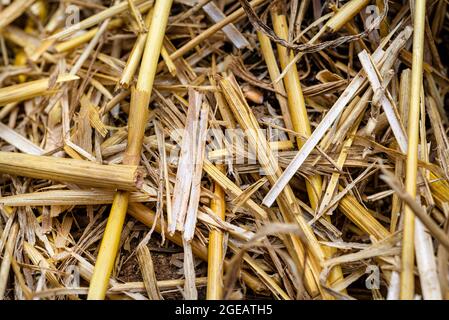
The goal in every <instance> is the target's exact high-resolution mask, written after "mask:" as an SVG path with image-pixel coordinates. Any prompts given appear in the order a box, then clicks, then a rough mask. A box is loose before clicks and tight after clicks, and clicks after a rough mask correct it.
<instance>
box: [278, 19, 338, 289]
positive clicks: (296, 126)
mask: <svg viewBox="0 0 449 320" xmlns="http://www.w3.org/2000/svg"><path fill="white" fill-rule="evenodd" d="M271 17H272V20H273V27H274V31H275V33H276V34H277V35H278V36H279V37H280V38H283V39H284V40H287V39H288V25H287V19H286V17H285V16H284V15H280V14H277V13H276V12H274V11H272V15H271ZM277 49H278V53H279V61H280V64H281V67H282V69H285V68H287V67H289V69H288V71H287V73H286V74H285V77H284V83H285V88H286V91H287V98H288V107H289V111H290V118H291V122H292V126H293V130H294V131H296V132H298V133H300V134H301V135H302V136H304V137H309V136H310V135H311V133H312V130H311V128H310V122H309V117H308V114H307V109H306V104H305V100H304V96H303V93H302V89H301V83H300V78H299V73H298V69H297V67H296V64H295V63H293V64H292V65H291V66H289V64H290V62H291V61H292V60H293V59H294V55H293V52H290V53H289V52H288V51H287V48H285V47H283V46H281V45H278V46H277ZM296 143H297V144H298V148H301V146H302V145H303V141H302V140H301V139H299V137H296ZM306 188H307V194H308V196H309V201H310V206H311V207H312V209H314V210H315V209H316V208H317V207H318V202H319V199H320V196H321V193H322V181H321V177H320V176H318V175H314V176H310V177H308V180H307V181H306ZM326 219H327V220H328V221H330V217H329V216H326ZM323 251H324V253H325V254H326V256H327V257H330V256H332V255H333V253H334V251H335V250H334V249H331V248H328V247H323ZM342 277H343V274H342V272H341V268H334V269H333V270H332V272H331V276H330V281H331V282H335V281H337V280H340V279H341V278H342Z"/></svg>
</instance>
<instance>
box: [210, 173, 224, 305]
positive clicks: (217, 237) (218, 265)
mask: <svg viewBox="0 0 449 320" xmlns="http://www.w3.org/2000/svg"><path fill="white" fill-rule="evenodd" d="M220 171H223V166H220ZM214 188H215V190H214V195H215V196H216V198H215V199H212V202H211V209H212V211H213V212H214V213H215V214H216V215H217V216H218V217H219V218H220V219H221V220H224V219H225V211H226V207H225V198H224V190H223V188H221V187H220V186H219V185H218V184H217V183H216V184H215V187H214ZM222 264H223V232H222V231H221V230H218V229H213V230H211V231H210V233H209V248H208V265H207V293H206V298H207V300H220V299H223V266H222Z"/></svg>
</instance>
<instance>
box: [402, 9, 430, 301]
mask: <svg viewBox="0 0 449 320" xmlns="http://www.w3.org/2000/svg"><path fill="white" fill-rule="evenodd" d="M425 13H426V1H425V0H416V1H415V14H414V22H413V24H414V33H413V61H412V84H411V90H410V91H411V92H410V104H409V105H410V109H409V110H410V111H409V118H408V127H407V129H408V151H407V164H406V174H405V189H406V191H407V193H409V194H410V195H411V196H412V197H413V198H415V197H416V180H417V172H418V143H419V113H420V103H421V88H422V80H423V54H424V30H425ZM414 235H415V216H414V213H413V211H412V209H411V208H410V207H409V206H407V205H406V206H405V210H404V231H403V239H402V260H401V263H402V270H401V293H400V298H401V299H402V300H410V299H413V297H414V293H415V283H414V282H415V277H414V274H413V269H414V265H415V262H414V258H415V257H414V250H415V248H414V238H415V237H414Z"/></svg>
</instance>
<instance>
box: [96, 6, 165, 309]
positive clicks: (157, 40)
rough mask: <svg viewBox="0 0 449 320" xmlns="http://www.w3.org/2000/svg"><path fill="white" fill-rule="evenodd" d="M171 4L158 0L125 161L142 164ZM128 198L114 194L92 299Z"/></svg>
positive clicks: (103, 285)
mask: <svg viewBox="0 0 449 320" xmlns="http://www.w3.org/2000/svg"><path fill="white" fill-rule="evenodd" d="M171 5H172V0H157V1H156V4H155V6H154V13H153V20H152V22H151V26H150V30H149V31H148V36H147V42H146V45H145V51H144V55H143V58H142V62H141V67H140V72H139V78H138V80H137V88H136V90H133V92H132V95H131V104H130V112H129V119H128V145H127V147H126V151H125V155H124V158H123V163H124V164H138V163H139V160H140V152H141V150H142V142H143V137H144V133H145V124H146V122H147V118H148V109H147V106H148V104H149V103H150V97H151V91H152V89H153V83H154V78H155V76H156V69H157V63H158V59H159V55H160V51H161V48H162V42H163V40H164V35H165V28H166V26H167V22H168V17H169V14H170V8H171ZM128 198H129V194H128V193H124V192H117V193H116V195H115V196H114V202H113V204H112V208H111V213H110V215H109V219H108V223H107V225H106V229H105V232H104V236H103V240H102V242H101V246H100V251H99V252H98V257H97V261H96V264H95V268H94V273H93V275H92V281H91V283H90V286H89V294H88V296H87V298H88V299H89V300H100V299H104V298H105V295H106V290H107V286H108V281H109V277H110V275H111V272H112V268H113V266H114V261H115V257H116V255H117V251H118V247H119V242H120V235H121V231H122V228H123V223H124V221H125V216H126V211H127V208H128Z"/></svg>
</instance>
